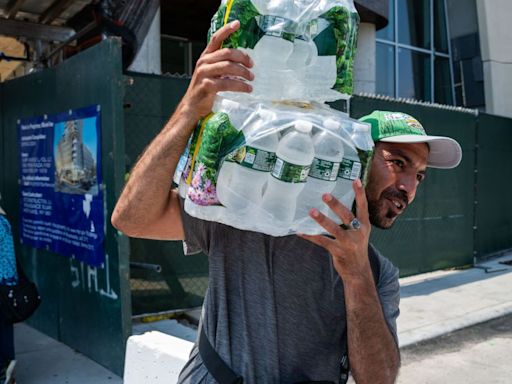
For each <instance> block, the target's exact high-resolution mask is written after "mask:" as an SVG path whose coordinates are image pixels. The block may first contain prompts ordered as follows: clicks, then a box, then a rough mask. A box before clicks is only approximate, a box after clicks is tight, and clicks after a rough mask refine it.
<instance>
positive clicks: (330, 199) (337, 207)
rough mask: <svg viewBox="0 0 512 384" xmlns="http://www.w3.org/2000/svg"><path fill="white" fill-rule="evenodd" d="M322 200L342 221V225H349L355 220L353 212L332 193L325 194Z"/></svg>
mask: <svg viewBox="0 0 512 384" xmlns="http://www.w3.org/2000/svg"><path fill="white" fill-rule="evenodd" d="M322 200H323V202H324V203H325V204H327V206H328V207H329V208H330V209H331V210H332V211H333V212H334V213H335V214H336V215H337V216H338V217H339V218H340V219H341V221H342V223H344V224H348V223H350V221H352V219H353V218H354V215H353V214H352V212H351V211H350V210H349V209H348V208H347V207H345V206H344V205H343V204H341V203H340V201H339V200H338V199H336V198H335V197H334V196H333V195H331V194H330V193H325V194H323V195H322Z"/></svg>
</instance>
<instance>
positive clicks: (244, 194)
mask: <svg viewBox="0 0 512 384" xmlns="http://www.w3.org/2000/svg"><path fill="white" fill-rule="evenodd" d="M259 115H260V119H259V120H257V121H256V122H255V123H254V124H251V125H250V126H249V127H247V128H245V129H244V131H243V132H244V135H245V137H246V145H245V146H243V147H241V148H239V149H238V150H237V151H236V152H235V153H233V154H231V155H229V156H228V157H227V158H226V159H225V160H224V162H223V163H222V166H221V168H220V170H219V175H218V177H217V198H218V199H219V201H220V203H221V204H222V205H224V206H225V207H226V208H228V209H230V210H232V211H233V212H236V211H240V210H244V209H247V208H254V207H255V206H257V205H259V204H260V202H261V198H262V191H263V186H264V184H265V183H266V182H267V180H268V174H269V172H270V171H271V170H272V168H273V167H274V163H275V161H276V150H277V145H278V134H277V133H275V132H264V133H263V134H262V132H261V122H264V121H269V120H271V119H272V117H271V116H268V115H273V113H272V112H269V111H265V110H260V111H259Z"/></svg>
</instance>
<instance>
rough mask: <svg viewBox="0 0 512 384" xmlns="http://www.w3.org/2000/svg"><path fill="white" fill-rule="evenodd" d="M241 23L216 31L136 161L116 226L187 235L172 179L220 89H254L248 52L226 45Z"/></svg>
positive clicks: (138, 233) (140, 232)
mask: <svg viewBox="0 0 512 384" xmlns="http://www.w3.org/2000/svg"><path fill="white" fill-rule="evenodd" d="M239 27H240V23H239V22H238V21H234V22H232V23H230V24H227V25H225V26H224V27H222V28H221V29H219V30H218V31H217V32H216V33H215V34H213V35H212V38H211V40H210V43H209V44H208V46H207V47H206V49H205V50H204V52H203V54H202V55H201V57H200V59H199V60H198V62H197V64H196V69H195V70H194V74H193V75H192V79H191V81H190V85H189V87H188V89H187V92H186V93H185V96H184V97H183V99H182V100H181V102H180V104H179V105H178V107H177V108H176V111H175V112H174V114H173V116H172V117H171V118H170V119H169V121H168V122H167V123H166V124H165V126H164V128H163V129H162V131H161V132H160V133H159V134H158V135H157V136H156V138H155V139H154V140H153V141H152V142H151V144H149V146H148V147H147V148H146V150H145V151H144V153H143V154H142V156H141V157H140V159H139V160H138V161H137V164H135V167H134V168H133V170H132V172H131V174H130V178H129V180H128V182H127V184H126V186H125V188H124V190H123V192H122V194H121V196H120V197H119V200H118V201H117V204H116V207H115V209H114V213H113V214H112V225H114V227H116V228H117V229H119V230H120V231H122V232H124V233H125V234H126V235H128V236H131V237H143V238H151V239H162V240H164V239H165V240H180V239H183V226H182V221H181V213H180V207H179V200H178V193H177V191H176V190H171V180H172V176H173V174H174V171H175V170H176V165H177V164H178V161H179V158H180V155H181V153H182V152H183V150H184V149H185V146H186V145H187V142H188V139H189V137H190V135H191V134H192V132H193V130H194V127H195V125H196V123H197V122H198V121H199V119H201V118H202V117H204V116H206V115H207V114H208V113H209V112H210V111H211V109H212V106H213V100H214V98H215V95H216V94H217V92H220V91H234V92H251V90H252V87H251V86H250V85H249V84H247V83H246V82H245V81H243V80H240V79H245V80H252V79H253V75H252V73H251V72H250V71H249V70H248V68H251V67H252V65H253V64H252V61H251V59H250V58H249V56H248V55H247V54H245V53H243V52H241V51H239V50H236V49H227V48H223V49H221V47H222V43H223V41H224V40H225V39H226V38H227V37H228V36H229V35H231V34H232V33H233V32H235V31H236V30H237V29H238V28H239Z"/></svg>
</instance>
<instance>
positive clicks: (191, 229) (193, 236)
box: [180, 198, 212, 255]
mask: <svg viewBox="0 0 512 384" xmlns="http://www.w3.org/2000/svg"><path fill="white" fill-rule="evenodd" d="M180 209H181V219H182V223H183V231H184V233H185V239H184V240H183V252H184V253H185V255H194V254H196V253H200V252H204V253H205V254H208V253H209V249H210V232H211V225H212V223H211V222H209V221H205V220H201V219H197V218H195V217H192V216H190V215H189V214H188V213H187V212H185V200H184V199H182V198H180Z"/></svg>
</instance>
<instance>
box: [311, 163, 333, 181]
mask: <svg viewBox="0 0 512 384" xmlns="http://www.w3.org/2000/svg"><path fill="white" fill-rule="evenodd" d="M339 169H340V163H333V162H332V161H327V160H322V159H318V158H316V157H315V159H314V160H313V164H311V170H310V171H309V177H314V178H315V179H320V180H324V181H336V178H337V177H338V171H339Z"/></svg>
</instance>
